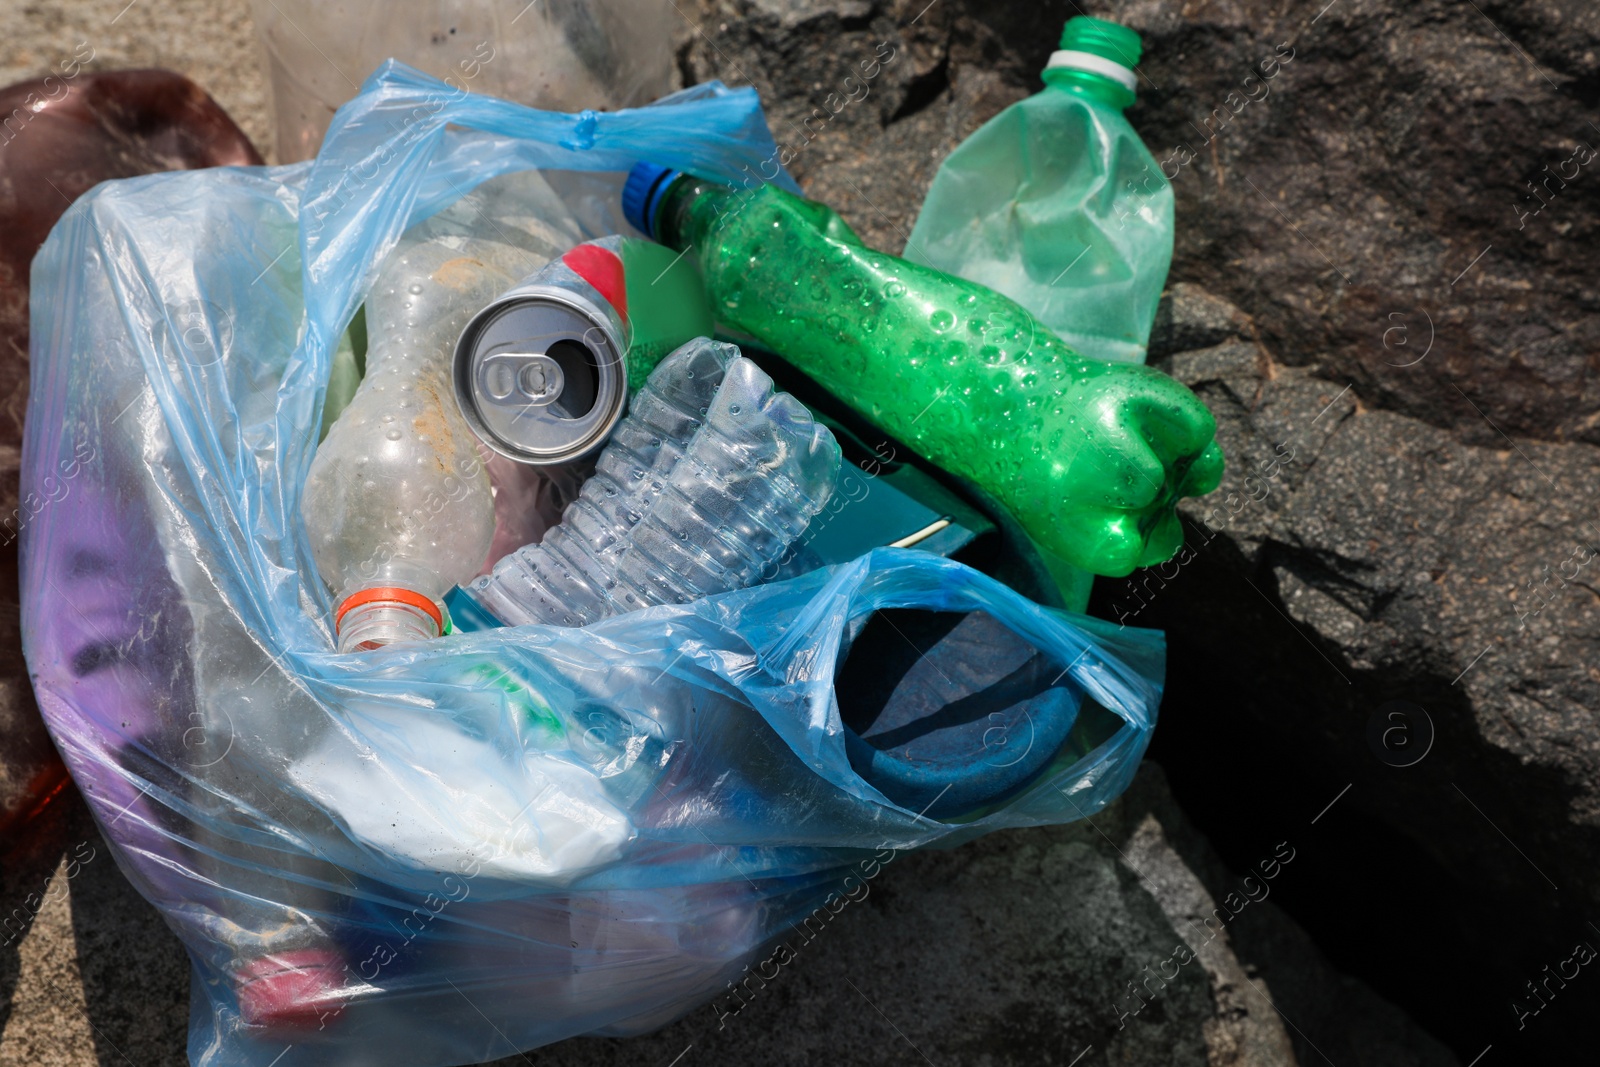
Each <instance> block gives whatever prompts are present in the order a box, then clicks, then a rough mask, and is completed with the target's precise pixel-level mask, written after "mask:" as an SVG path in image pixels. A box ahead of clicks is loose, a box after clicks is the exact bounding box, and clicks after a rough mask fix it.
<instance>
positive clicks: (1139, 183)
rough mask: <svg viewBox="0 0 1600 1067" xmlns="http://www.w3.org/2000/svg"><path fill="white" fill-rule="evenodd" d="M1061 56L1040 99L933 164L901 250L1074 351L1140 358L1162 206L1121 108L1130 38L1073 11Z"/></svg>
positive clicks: (1165, 242)
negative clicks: (1025, 317) (1002, 302)
mask: <svg viewBox="0 0 1600 1067" xmlns="http://www.w3.org/2000/svg"><path fill="white" fill-rule="evenodd" d="M1061 48H1062V50H1061V51H1059V52H1057V53H1056V55H1055V57H1053V58H1052V60H1051V63H1050V66H1049V67H1048V68H1047V69H1046V70H1045V72H1044V80H1045V83H1046V87H1045V89H1044V90H1043V91H1042V92H1039V93H1035V94H1034V95H1033V96H1030V97H1028V98H1026V99H1024V100H1020V101H1018V102H1017V103H1015V104H1013V105H1011V106H1010V107H1008V108H1007V109H1006V110H1004V111H1002V112H1001V113H1000V114H999V115H996V116H995V117H994V118H993V119H990V120H989V121H988V122H987V123H985V124H984V125H983V126H982V127H980V128H979V129H978V131H977V132H976V133H974V134H973V135H972V136H971V137H968V138H967V139H966V140H965V141H963V142H962V143H961V144H960V145H958V146H957V147H956V149H955V151H953V152H951V153H950V155H949V157H948V158H946V159H945V161H944V162H943V163H942V164H940V167H939V171H938V173H937V174H935V175H934V179H933V184H932V185H931V186H930V187H929V189H928V196H927V199H926V200H924V201H923V204H922V211H921V213H920V214H919V215H918V216H917V222H916V226H915V227H914V228H913V229H912V231H911V237H910V239H909V240H908V241H907V242H906V256H907V257H908V258H910V259H913V260H915V261H917V262H919V263H925V264H927V265H928V266H930V267H935V268H937V269H939V270H942V271H945V272H947V273H949V274H954V275H957V276H958V277H962V278H967V279H969V280H971V281H975V282H977V283H979V284H980V285H985V286H988V287H989V288H990V289H993V290H994V291H996V292H998V293H1003V294H1005V295H1006V296H1009V297H1010V298H1011V299H1013V300H1015V301H1016V302H1017V303H1019V304H1021V305H1022V306H1023V307H1025V308H1027V309H1028V311H1030V312H1031V313H1032V314H1033V316H1034V317H1035V318H1037V319H1038V320H1039V321H1040V322H1041V323H1043V324H1044V325H1045V326H1048V327H1049V328H1050V329H1051V330H1052V331H1053V332H1054V333H1055V334H1056V335H1057V336H1059V337H1060V338H1061V339H1062V340H1064V341H1066V342H1067V343H1068V344H1069V345H1071V346H1072V347H1073V348H1075V349H1076V350H1078V351H1079V352H1081V353H1083V354H1084V355H1086V356H1090V357H1093V358H1095V359H1106V360H1117V361H1121V362H1128V363H1143V362H1144V361H1145V356H1146V345H1147V344H1148V343H1149V339H1150V327H1151V324H1152V323H1153V322H1154V321H1155V314H1156V305H1157V304H1158V303H1159V302H1160V300H1161V290H1162V288H1163V287H1164V285H1165V284H1166V278H1167V270H1168V268H1169V267H1170V266H1171V263H1172V238H1173V200H1172V186H1171V184H1170V183H1169V182H1168V180H1167V177H1166V175H1165V174H1164V173H1163V172H1162V170H1161V167H1160V165H1158V164H1157V162H1156V160H1155V158H1154V157H1153V156H1152V155H1151V154H1150V150H1149V149H1148V148H1146V147H1145V144H1144V142H1143V141H1141V140H1140V139H1139V135H1138V133H1136V132H1135V131H1134V129H1133V127H1132V126H1131V125H1129V123H1128V120H1127V119H1126V118H1124V117H1123V114H1122V109H1123V107H1125V106H1126V105H1127V104H1128V103H1131V102H1132V100H1133V90H1132V88H1131V86H1132V85H1133V84H1134V75H1133V70H1132V69H1131V68H1132V67H1133V65H1134V64H1135V63H1137V61H1138V58H1139V54H1140V43H1139V38H1138V35H1137V34H1135V33H1134V32H1133V31H1132V30H1128V29H1125V28H1124V27H1121V26H1117V25H1115V24H1112V23H1107V22H1102V21H1101V20H1099V19H1091V18H1085V17H1082V16H1080V17H1077V18H1074V19H1072V20H1070V21H1069V22H1068V23H1067V27H1066V30H1065V31H1064V32H1063V34H1062V40H1061ZM1085 68H1088V69H1085Z"/></svg>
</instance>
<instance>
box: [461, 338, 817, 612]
mask: <svg viewBox="0 0 1600 1067" xmlns="http://www.w3.org/2000/svg"><path fill="white" fill-rule="evenodd" d="M839 462H840V456H839V447H838V444H837V443H836V442H835V441H834V440H833V436H832V434H830V433H829V432H828V431H827V429H826V428H824V427H822V426H820V425H818V424H817V423H816V422H814V421H813V420H812V418H811V415H810V413H809V412H807V411H806V410H805V408H804V407H803V406H802V405H801V404H800V403H799V402H798V401H796V400H794V399H793V398H792V397H790V396H788V395H787V394H782V393H776V392H774V390H773V386H772V380H771V379H770V378H768V377H767V375H766V374H764V373H763V372H762V371H761V370H760V368H758V367H757V366H756V365H755V364H754V363H753V362H751V361H750V360H748V359H745V358H744V357H743V356H741V355H740V354H739V350H738V348H736V347H735V346H733V345H730V344H721V343H718V342H714V341H710V340H706V339H704V338H701V339H699V340H696V341H691V342H690V343H689V344H687V345H685V346H683V347H682V348H680V349H679V350H678V351H677V352H675V353H674V354H672V355H671V356H669V357H667V359H666V360H664V361H663V362H662V364H661V365H660V366H659V367H657V369H656V370H655V372H654V373H653V374H652V375H651V376H650V379H649V381H648V382H647V383H646V385H645V388H644V389H642V390H641V391H640V393H639V395H638V396H637V397H636V398H635V400H634V404H633V410H632V411H631V412H630V414H629V415H628V416H627V418H625V419H624V420H623V422H622V424H621V425H620V426H619V427H618V429H617V432H616V434H615V435H614V436H613V438H612V440H611V442H610V443H609V444H608V445H607V446H606V448H605V451H604V452H602V453H601V456H600V460H599V463H598V464H597V466H596V470H595V474H594V476H593V477H592V478H590V479H589V481H588V482H586V483H585V485H584V488H583V491H582V493H581V494H580V495H579V498H578V500H577V501H575V502H574V503H573V504H572V505H571V507H569V508H568V509H567V512H566V515H565V516H564V517H563V519H562V522H561V524H560V525H558V526H557V527H555V528H554V529H553V530H551V531H550V532H549V533H548V534H547V535H546V536H545V539H544V540H543V541H541V542H540V543H539V544H537V545H528V546H525V547H524V548H522V549H520V550H518V551H517V552H514V553H512V554H511V555H510V556H508V557H506V558H505V559H504V560H502V561H501V562H500V563H499V564H498V565H497V566H496V567H495V569H494V572H493V573H492V574H490V575H487V576H485V577H483V578H479V579H478V580H477V581H475V582H473V583H472V584H471V585H470V586H468V587H467V592H468V593H469V595H471V596H472V597H473V598H474V599H475V600H476V601H477V602H478V603H479V604H480V605H481V606H482V607H483V608H484V609H485V610H487V611H489V612H490V613H491V614H492V615H494V616H495V617H496V618H498V619H500V620H501V621H502V622H505V623H508V624H513V625H520V624H524V623H550V624H555V625H561V626H582V625H586V624H588V623H591V622H595V621H597V620H599V619H602V618H607V617H609V616H612V615H617V614H621V613H623V612H627V611H632V610H635V609H637V608H642V607H648V606H651V605H653V604H663V603H685V602H687V601H689V600H692V599H695V598H697V597H701V596H708V595H711V594H715V593H720V592H726V591H729V590H733V589H738V588H742V587H744V586H748V585H751V584H754V583H755V582H757V581H760V580H762V578H763V577H765V576H766V575H767V572H768V571H770V570H771V569H772V568H774V567H776V566H777V564H778V562H779V560H780V559H781V558H782V556H783V554H784V552H785V551H787V550H788V548H789V546H790V545H792V544H793V543H794V542H795V541H796V540H798V539H799V537H800V535H801V534H802V533H804V531H805V527H806V524H807V523H808V522H809V521H810V520H811V518H812V517H813V516H815V515H816V514H817V512H818V511H820V510H821V509H822V507H823V506H825V505H826V503H827V500H828V497H829V495H830V493H831V492H832V487H833V484H834V479H835V476H836V474H837V472H838V468H839Z"/></svg>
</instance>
